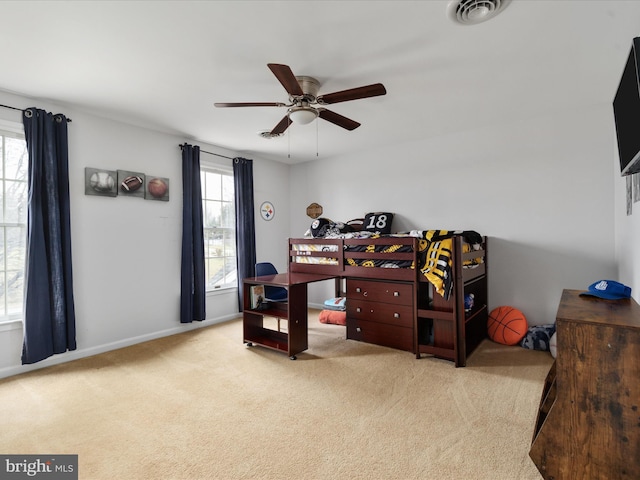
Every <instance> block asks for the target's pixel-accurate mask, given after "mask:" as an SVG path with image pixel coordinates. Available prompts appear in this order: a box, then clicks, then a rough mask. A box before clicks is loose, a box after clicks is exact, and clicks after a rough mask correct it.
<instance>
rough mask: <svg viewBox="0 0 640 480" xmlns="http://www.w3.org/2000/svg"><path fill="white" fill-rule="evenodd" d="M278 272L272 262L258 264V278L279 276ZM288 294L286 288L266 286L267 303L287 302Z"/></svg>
mask: <svg viewBox="0 0 640 480" xmlns="http://www.w3.org/2000/svg"><path fill="white" fill-rule="evenodd" d="M277 273H278V270H277V269H276V267H274V266H273V264H272V263H270V262H260V263H256V277H262V276H264V275H277ZM288 294H289V292H288V291H287V289H286V288H283V287H272V286H269V285H265V286H264V296H265V300H266V301H267V302H287V301H288V298H289V297H288ZM276 318H277V320H278V331H280V318H279V317H276Z"/></svg>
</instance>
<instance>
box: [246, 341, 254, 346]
mask: <svg viewBox="0 0 640 480" xmlns="http://www.w3.org/2000/svg"><path fill="white" fill-rule="evenodd" d="M245 345H246V346H247V347H253V343H251V342H247V343H245Z"/></svg>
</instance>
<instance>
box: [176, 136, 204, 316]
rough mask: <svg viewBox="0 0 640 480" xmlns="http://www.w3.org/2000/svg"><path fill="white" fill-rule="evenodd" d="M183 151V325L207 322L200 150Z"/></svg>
mask: <svg viewBox="0 0 640 480" xmlns="http://www.w3.org/2000/svg"><path fill="white" fill-rule="evenodd" d="M180 146H181V147H182V273H181V280H180V322H181V323H191V322H192V321H194V320H197V321H201V320H204V319H205V318H206V308H205V302H206V287H205V278H204V277H205V276H204V238H203V236H204V235H203V230H202V229H203V223H202V190H201V187H200V147H198V146H192V145H187V144H184V145H180Z"/></svg>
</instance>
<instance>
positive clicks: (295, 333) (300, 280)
mask: <svg viewBox="0 0 640 480" xmlns="http://www.w3.org/2000/svg"><path fill="white" fill-rule="evenodd" d="M335 278H336V276H335V275H316V274H310V273H279V274H277V275H265V276H263V277H249V278H245V279H244V281H243V283H244V299H243V314H242V317H243V332H244V342H245V343H246V344H247V345H248V346H252V345H254V344H255V345H261V346H263V347H267V348H271V349H273V350H277V351H280V352H287V355H288V356H289V358H291V360H295V359H296V355H297V354H298V353H300V352H303V351H305V350H306V349H307V348H309V345H308V340H307V309H308V307H307V285H308V284H309V283H313V282H321V281H323V280H333V279H335ZM254 285H268V286H273V287H284V288H286V289H287V290H288V292H289V294H288V301H287V302H270V303H269V305H268V308H266V309H261V310H253V309H251V302H250V295H249V292H250V288H251V287H252V286H254ZM265 316H268V317H277V318H282V319H286V320H288V328H287V332H279V331H277V330H272V329H270V328H265V326H264V317H265Z"/></svg>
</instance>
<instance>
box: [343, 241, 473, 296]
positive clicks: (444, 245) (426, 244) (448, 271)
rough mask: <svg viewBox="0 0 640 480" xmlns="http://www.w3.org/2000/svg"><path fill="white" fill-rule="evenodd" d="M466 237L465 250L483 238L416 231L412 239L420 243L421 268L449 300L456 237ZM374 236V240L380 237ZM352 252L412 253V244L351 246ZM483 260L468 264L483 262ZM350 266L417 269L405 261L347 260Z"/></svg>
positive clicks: (418, 256) (418, 259)
mask: <svg viewBox="0 0 640 480" xmlns="http://www.w3.org/2000/svg"><path fill="white" fill-rule="evenodd" d="M455 235H462V237H463V238H464V240H465V244H464V251H465V252H467V251H471V249H472V248H473V245H476V244H481V243H482V236H481V235H480V234H479V233H477V232H474V231H472V230H464V231H461V230H455V231H453V230H421V231H416V230H414V231H413V232H411V236H417V237H418V238H419V240H418V253H417V261H418V269H419V270H420V272H421V273H422V274H423V275H424V276H425V277H426V278H427V280H429V282H430V283H431V284H432V285H433V287H434V289H435V291H436V292H438V293H439V294H440V295H442V296H443V297H444V298H445V299H449V297H450V295H451V291H452V289H453V265H452V260H451V257H452V255H453V237H454V236H455ZM378 237H380V235H373V236H372V237H371V238H378ZM348 249H349V251H361V252H410V251H411V250H412V248H411V246H409V245H351V246H349V248H348ZM481 261H482V259H477V260H475V261H470V262H465V263H475V262H481ZM347 263H348V264H350V265H353V266H363V267H386V268H415V266H414V265H412V262H411V261H402V260H383V259H380V260H356V259H353V258H347Z"/></svg>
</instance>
